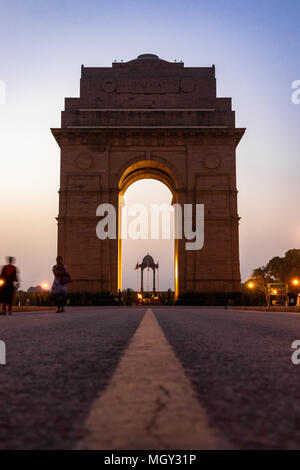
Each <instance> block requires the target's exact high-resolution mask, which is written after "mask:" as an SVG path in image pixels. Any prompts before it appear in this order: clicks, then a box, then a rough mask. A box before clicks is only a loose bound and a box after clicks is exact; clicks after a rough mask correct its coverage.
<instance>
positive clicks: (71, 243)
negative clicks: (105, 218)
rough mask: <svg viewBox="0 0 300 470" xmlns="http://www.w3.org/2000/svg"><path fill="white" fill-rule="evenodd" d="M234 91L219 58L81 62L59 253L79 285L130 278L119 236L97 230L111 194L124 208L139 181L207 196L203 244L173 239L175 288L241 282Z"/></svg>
mask: <svg viewBox="0 0 300 470" xmlns="http://www.w3.org/2000/svg"><path fill="white" fill-rule="evenodd" d="M244 131H245V129H243V128H236V127H235V112H234V111H233V110H232V108H231V98H217V96H216V78H215V67H214V66H212V67H185V66H184V64H183V63H182V62H168V61H165V60H163V59H161V58H159V57H158V56H156V55H154V54H142V55H140V56H138V57H137V58H136V59H133V60H130V61H129V62H114V63H113V64H112V67H84V66H82V68H81V81H80V97H78V98H66V100H65V110H64V111H63V112H62V120H61V127H60V128H55V129H52V134H53V136H54V137H55V139H56V141H57V143H58V145H59V147H60V149H61V177H60V190H59V214H58V217H57V221H58V253H59V254H60V255H61V256H63V258H64V261H65V263H66V264H67V265H68V268H69V270H70V272H71V275H72V279H73V282H72V284H70V291H73V292H95V293H96V292H97V293H98V292H110V293H112V294H115V293H117V291H118V289H121V288H122V242H121V240H120V236H118V233H120V232H117V236H116V237H115V238H114V239H111V238H107V239H105V240H100V239H99V238H98V237H97V236H96V226H97V223H98V222H99V216H97V215H96V210H97V207H98V206H99V205H100V204H103V203H109V204H112V205H114V207H116V208H117V209H118V214H119V216H118V219H119V220H118V225H119V231H120V207H121V204H122V198H123V194H124V193H125V191H126V189H127V188H128V187H129V186H130V185H131V184H132V183H133V182H135V181H137V180H140V179H144V178H151V179H157V180H159V181H161V182H162V183H164V184H166V185H167V187H168V188H169V189H170V191H171V192H172V195H173V203H176V204H180V205H182V206H183V205H184V204H193V205H196V204H204V227H205V231H204V245H203V248H202V249H200V250H194V251H193V250H190V251H189V250H186V249H185V243H186V240H185V239H184V238H183V239H178V240H177V239H176V240H174V244H175V247H174V248H175V259H174V263H175V265H174V272H175V295H176V296H178V295H179V294H185V293H189V292H193V293H233V292H238V291H239V289H240V265H239V234H238V229H239V217H238V212H237V188H236V147H237V145H238V143H239V141H240V140H241V138H242V136H243V134H244Z"/></svg>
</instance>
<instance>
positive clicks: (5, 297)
mask: <svg viewBox="0 0 300 470" xmlns="http://www.w3.org/2000/svg"><path fill="white" fill-rule="evenodd" d="M6 262H7V264H5V265H4V266H3V267H2V270H1V275H0V279H1V284H2V285H1V290H0V302H1V304H2V311H1V315H6V312H7V310H6V307H7V306H8V314H9V315H11V314H12V304H13V300H14V294H15V290H16V287H18V285H19V281H18V271H17V268H16V266H15V265H14V263H15V258H14V257H13V256H7V258H6Z"/></svg>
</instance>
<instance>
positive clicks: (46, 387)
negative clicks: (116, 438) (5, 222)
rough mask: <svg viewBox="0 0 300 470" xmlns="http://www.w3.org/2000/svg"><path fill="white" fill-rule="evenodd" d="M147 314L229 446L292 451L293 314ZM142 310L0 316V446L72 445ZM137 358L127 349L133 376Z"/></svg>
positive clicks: (298, 421) (296, 391) (186, 310)
mask: <svg viewBox="0 0 300 470" xmlns="http://www.w3.org/2000/svg"><path fill="white" fill-rule="evenodd" d="M152 310H153V312H154V313H155V315H156V318H157V320H158V323H159V325H160V327H161V328H162V330H163V332H164V334H165V336H166V338H167V341H168V342H169V344H170V345H171V346H172V348H173V350H174V352H175V354H176V356H177V358H178V359H179V362H180V363H181V364H182V365H183V369H184V372H185V373H186V375H187V377H188V378H189V379H190V381H191V382H192V384H193V386H194V390H195V394H196V397H197V398H198V400H199V403H200V404H201V405H202V407H203V408H204V410H205V411H206V414H207V418H208V424H209V425H210V427H211V429H213V431H214V432H215V433H217V434H219V435H220V436H225V437H226V439H227V440H228V442H229V443H230V445H231V446H232V448H237V449H295V448H297V449H300V365H299V366H295V365H293V364H292V363H291V353H292V351H291V344H292V342H293V341H294V340H295V339H299V340H300V315H299V314H290V313H277V312H276V313H273V312H272V313H269V312H240V311H232V310H227V311H225V310H224V309H217V308H216V309H212V308H197V307H153V308H152ZM145 311H146V309H145V308H126V307H122V308H114V307H108V308H107V307H97V308H93V307H91V308H80V309H79V308H76V309H71V308H70V309H68V311H67V312H66V313H65V314H56V313H55V312H54V311H51V312H39V313H31V312H30V313H18V314H15V315H13V316H11V317H8V316H7V317H0V340H4V341H5V343H6V346H7V364H6V365H0V449H71V448H74V447H76V444H77V443H78V442H79V441H80V440H81V439H82V438H83V437H84V436H83V426H84V422H85V420H86V418H87V417H88V415H89V413H90V409H91V407H92V403H93V402H94V400H95V399H96V398H97V397H98V398H99V396H100V397H101V394H103V393H104V391H105V390H106V391H107V390H108V385H109V383H110V379H111V378H112V377H115V372H116V370H117V367H118V365H119V364H120V359H121V357H124V355H125V351H127V350H128V345H129V342H130V340H131V339H132V338H133V335H134V334H135V332H136V331H137V329H138V328H139V326H140V324H141V320H142V318H143V317H144V313H145ZM145 327H147V325H145ZM145 334H146V335H147V330H146V329H145V328H144V330H143V335H145ZM151 341H153V340H151ZM151 341H150V344H152V343H151ZM154 344H155V343H154V342H153V345H154ZM139 347H141V348H142V346H139ZM153 347H154V346H153ZM150 349H151V346H150ZM141 352H142V349H141ZM147 358H148V359H147V361H150V360H151V351H150V354H149V348H148V350H147ZM135 360H136V359H135V356H134V355H133V354H130V353H129V356H128V361H129V363H128V364H129V365H128V367H129V368H130V371H131V374H132V373H133V372H132V371H134V369H132V367H133V368H134V361H135ZM156 360H157V351H156ZM125 362H126V361H125ZM164 367H166V368H167V367H168V364H165V366H164ZM122 370H123V369H122ZM122 370H121V372H122ZM166 370H167V369H166ZM169 379H170V378H169ZM123 380H125V381H126V377H125V378H123ZM136 380H137V383H138V379H136ZM147 380H150V381H151V377H147ZM162 380H164V379H162ZM139 399H140V397H139ZM169 399H170V400H172V394H171V396H170V398H168V400H169Z"/></svg>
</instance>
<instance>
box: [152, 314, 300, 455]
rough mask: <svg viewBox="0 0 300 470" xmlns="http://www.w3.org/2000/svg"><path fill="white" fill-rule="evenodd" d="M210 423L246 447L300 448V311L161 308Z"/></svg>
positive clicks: (160, 317)
mask: <svg viewBox="0 0 300 470" xmlns="http://www.w3.org/2000/svg"><path fill="white" fill-rule="evenodd" d="M153 311H154V312H155V313H156V316H157V319H158V321H159V324H160V326H161V327H162V329H163V331H164V333H165V335H166V337H167V339H168V341H169V343H170V344H171V345H172V346H173V348H174V350H175V353H176V355H177V357H178V358H179V359H180V361H181V362H182V364H183V366H184V369H185V372H186V374H187V375H188V376H189V377H190V379H191V381H192V383H193V384H194V386H195V388H196V391H197V394H198V397H199V399H200V401H201V403H202V405H203V406H204V408H205V409H206V411H207V414H208V418H209V423H210V425H211V426H212V427H213V428H215V429H217V430H219V431H221V432H222V433H223V435H225V436H227V438H228V439H229V440H230V442H232V444H233V445H234V446H235V447H236V448H239V449H300V365H299V366H296V365H293V364H292V362H291V344H292V342H293V341H294V340H295V339H300V315H299V314H293V313H291V314H290V313H269V312H240V311H232V310H227V311H225V310H224V309H202V308H201V309H200V308H197V307H193V308H183V307H182V308H181V307H177V308H176V307H175V308H173V309H171V308H169V309H168V308H166V309H162V308H157V309H155V308H154V309H153Z"/></svg>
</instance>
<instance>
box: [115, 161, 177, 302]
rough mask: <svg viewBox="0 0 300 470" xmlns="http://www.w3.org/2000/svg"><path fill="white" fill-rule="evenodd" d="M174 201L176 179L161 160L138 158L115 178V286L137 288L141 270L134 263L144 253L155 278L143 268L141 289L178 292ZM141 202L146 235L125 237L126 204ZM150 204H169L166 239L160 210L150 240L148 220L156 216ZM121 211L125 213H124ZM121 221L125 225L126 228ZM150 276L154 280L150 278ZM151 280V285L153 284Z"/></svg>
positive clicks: (128, 219)
mask: <svg viewBox="0 0 300 470" xmlns="http://www.w3.org/2000/svg"><path fill="white" fill-rule="evenodd" d="M175 202H177V182H176V180H175V178H174V176H173V175H172V173H171V171H170V170H169V168H168V167H166V166H165V165H164V164H163V163H161V162H156V161H139V162H135V163H133V164H132V165H130V166H129V167H128V168H127V169H126V170H125V171H124V173H123V174H122V176H121V178H120V181H119V209H118V288H119V289H120V290H122V289H123V288H132V289H133V290H135V291H140V289H141V269H138V272H136V270H135V267H136V266H137V264H140V263H142V260H143V258H144V256H145V255H147V254H148V253H149V254H150V255H151V256H153V258H154V260H155V264H158V265H159V268H158V270H159V272H157V273H156V279H154V277H155V276H154V277H153V276H152V271H151V268H150V271H151V272H150V274H149V269H145V270H144V279H143V281H144V291H146V290H147V289H149V290H150V291H152V290H153V288H155V289H156V291H157V290H168V288H171V289H172V290H174V291H175V297H176V296H177V292H178V260H177V258H178V240H175V239H174V211H173V209H172V204H174V203H175ZM134 204H143V205H144V206H145V207H146V209H147V229H148V238H146V239H145V238H140V239H131V238H130V234H129V237H128V238H124V235H125V237H126V236H127V235H128V229H129V225H130V223H131V222H132V216H131V219H130V218H128V213H129V212H128V211H130V205H131V207H132V205H134ZM151 204H155V205H159V206H160V207H162V206H161V205H163V206H165V207H164V208H165V209H166V206H169V208H170V224H171V226H170V238H165V235H166V233H165V232H164V233H163V222H162V219H163V212H159V219H158V223H159V238H158V239H153V238H152V237H151V236H152V235H153V233H152V221H153V220H154V217H155V216H156V215H157V213H156V214H154V215H153V213H151V211H152V209H151ZM124 211H125V214H126V215H125V216H124ZM124 223H125V224H127V227H126V229H125V228H124ZM143 236H144V234H143ZM153 279H154V280H153ZM153 283H155V285H153Z"/></svg>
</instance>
